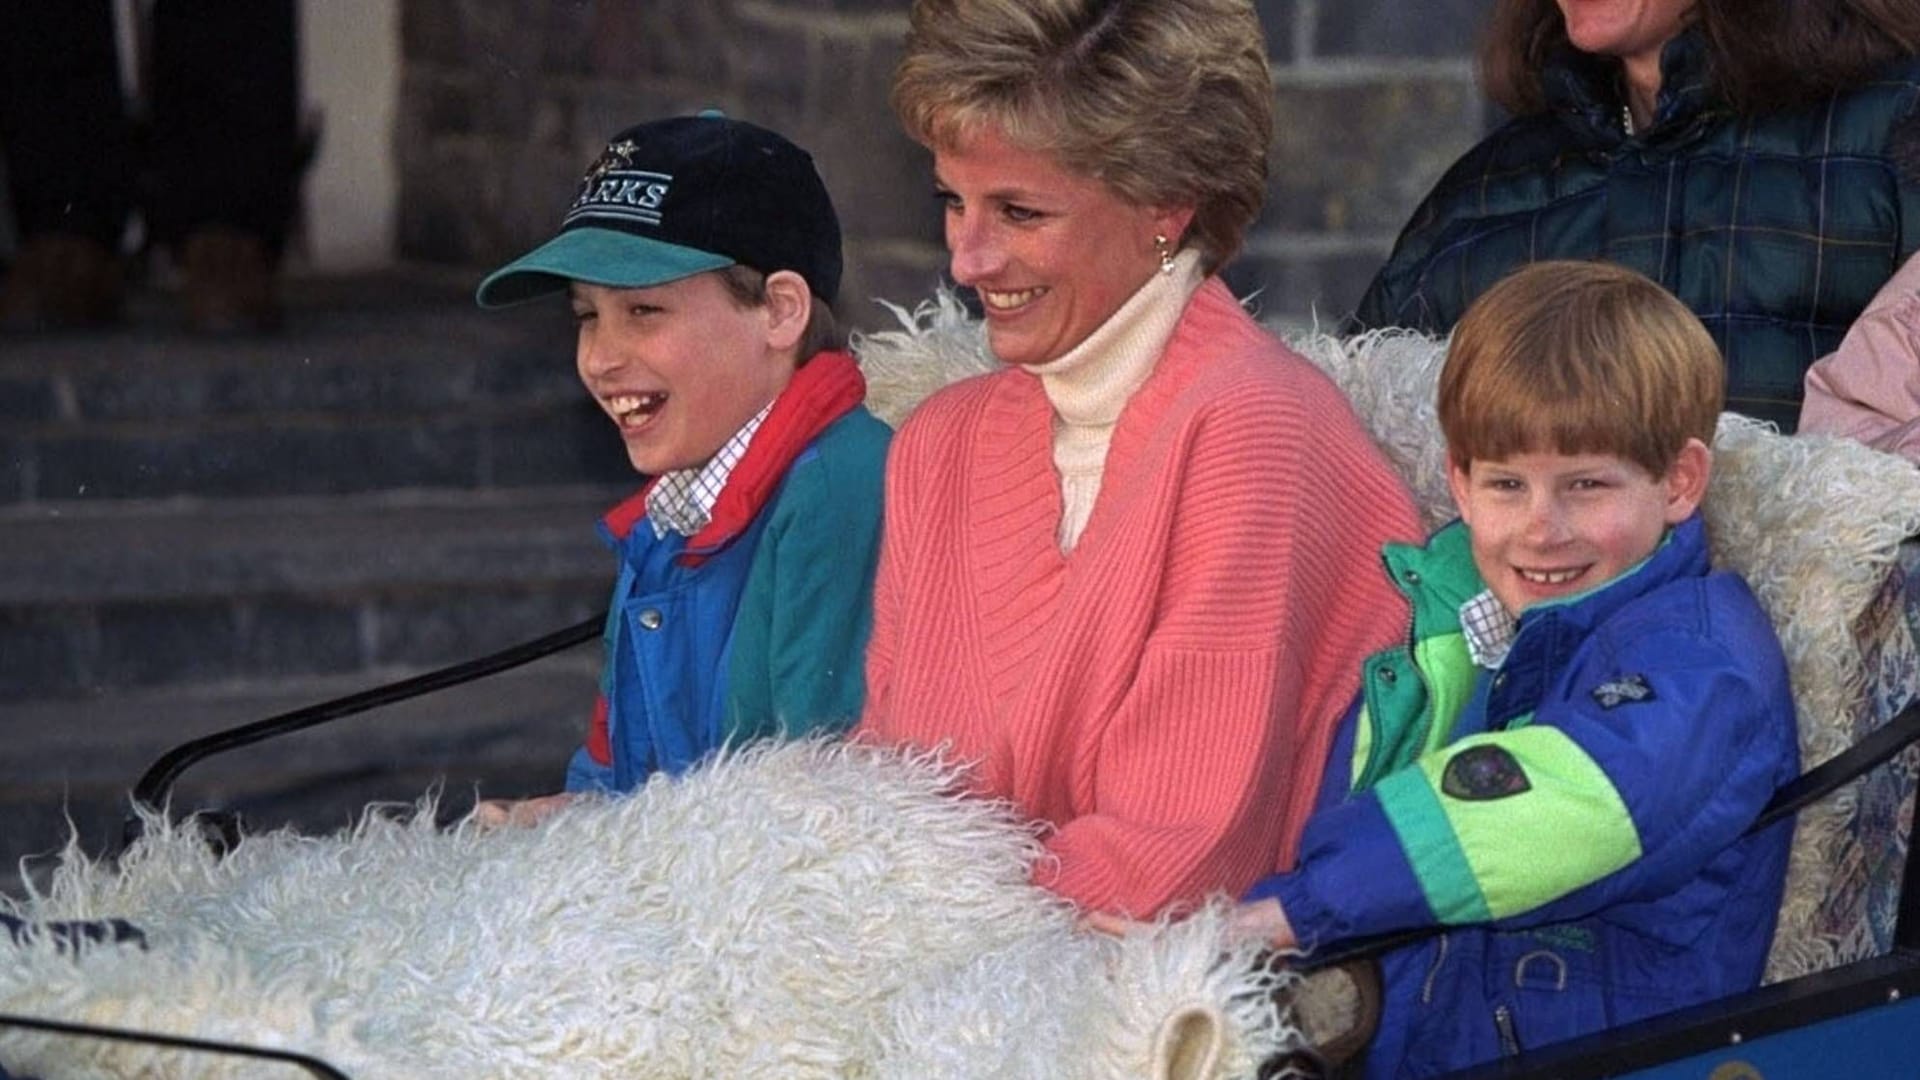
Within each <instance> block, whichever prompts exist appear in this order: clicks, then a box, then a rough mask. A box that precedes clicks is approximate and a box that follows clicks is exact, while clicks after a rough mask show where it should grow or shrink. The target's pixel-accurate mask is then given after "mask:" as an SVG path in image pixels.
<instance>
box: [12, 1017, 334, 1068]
mask: <svg viewBox="0 0 1920 1080" xmlns="http://www.w3.org/2000/svg"><path fill="white" fill-rule="evenodd" d="M6 1028H21V1029H24V1030H27V1031H44V1032H47V1033H49V1034H53V1035H68V1036H72V1037H75V1038H82V1039H105V1040H108V1041H111V1042H129V1043H141V1044H144V1045H147V1046H162V1047H167V1048H169V1049H174V1050H182V1051H190V1052H193V1053H200V1054H217V1055H221V1056H223V1057H243V1058H253V1059H255V1060H257V1061H275V1062H279V1063H281V1064H284V1065H293V1066H297V1067H298V1068H300V1069H303V1070H305V1072H306V1073H307V1075H309V1076H316V1077H319V1078H320V1080H351V1078H350V1077H348V1076H347V1074H346V1073H343V1072H341V1071H340V1070H339V1069H336V1068H334V1067H333V1066H332V1065H329V1064H327V1063H326V1062H324V1061H322V1060H320V1059H319V1058H317V1057H313V1056H311V1055H309V1054H302V1053H297V1052H295V1051H292V1050H275V1049H272V1048H270V1047H265V1046H248V1045H245V1044H243V1043H230V1042H220V1041H218V1040H215V1039H193V1038H187V1037H185V1036H181V1035H160V1034H155V1033H153V1032H150V1031H132V1030H129V1029H127V1028H117V1027H106V1026H103V1025H100V1024H77V1023H70V1022H68V1021H64V1020H45V1019H41V1018H39V1017H34V1016H15V1015H13V1014H11V1013H0V1030H4V1029H6ZM4 1075H6V1074H5V1073H0V1076H4Z"/></svg>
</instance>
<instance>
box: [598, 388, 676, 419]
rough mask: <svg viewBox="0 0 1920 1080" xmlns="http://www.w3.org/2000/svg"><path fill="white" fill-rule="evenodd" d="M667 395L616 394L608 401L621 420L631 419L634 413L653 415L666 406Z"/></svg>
mask: <svg viewBox="0 0 1920 1080" xmlns="http://www.w3.org/2000/svg"><path fill="white" fill-rule="evenodd" d="M666 400H667V395H665V394H615V395H614V396H613V397H610V398H608V399H607V405H608V407H609V408H611V409H612V410H613V412H614V414H615V415H617V416H619V417H620V418H621V419H623V420H625V419H629V418H631V417H632V415H633V414H634V413H652V412H655V411H658V410H659V408H660V406H661V405H663V404H665V403H666Z"/></svg>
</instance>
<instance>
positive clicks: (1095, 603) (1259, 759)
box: [860, 280, 1420, 917]
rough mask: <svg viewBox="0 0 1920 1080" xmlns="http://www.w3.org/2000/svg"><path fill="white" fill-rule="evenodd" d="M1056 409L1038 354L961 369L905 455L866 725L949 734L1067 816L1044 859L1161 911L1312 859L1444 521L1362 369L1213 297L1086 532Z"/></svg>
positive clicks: (1201, 308) (912, 733)
mask: <svg viewBox="0 0 1920 1080" xmlns="http://www.w3.org/2000/svg"><path fill="white" fill-rule="evenodd" d="M1060 508H1061V496H1060V487H1059V483H1058V480H1057V478H1056V476H1055V474H1054V470H1053V432H1052V412H1051V409H1050V407H1049V405H1048V402H1047V399H1046V396H1045V394H1044V392H1043V390H1042V388H1041V386H1040V383H1039V380H1038V379H1036V378H1035V377H1034V376H1033V375H1031V374H1029V373H1028V372H1025V371H1021V370H1017V369H1010V370H1007V371H1002V372H996V373H994V374H991V375H987V376H983V377H980V378H976V379H970V380H967V381H965V382H962V383H959V384H956V385H954V386H951V387H948V388H947V389H945V390H943V391H941V392H940V393H939V394H936V395H934V396H933V397H932V398H930V399H929V400H928V401H927V402H926V403H925V404H924V405H922V406H921V408H920V409H919V410H918V411H916V412H915V413H914V414H913V416H911V417H910V418H909V419H908V420H907V422H906V424H905V425H903V427H902V428H901V431H900V433H899V434H898V436H897V437H896V438H895V440H894V444H893V449H892V452H891V455H890V457H889V459H888V465H887V501H886V525H885V540H884V541H883V544H882V550H881V557H880V568H879V579H878V582H877V584H876V586H875V597H874V604H875V610H874V627H873V638H872V642H871V644H870V645H869V647H868V654H867V705H866V711H865V713H864V715H863V717H862V719H861V727H860V733H861V737H863V738H866V739H870V740H876V741H881V742H888V743H908V744H913V745H917V746H922V747H935V746H941V745H945V746H947V747H948V748H949V750H950V752H951V753H952V754H953V755H954V756H956V757H958V758H960V759H964V760H968V761H972V762H974V763H976V764H975V772H974V774H973V782H974V784H975V786H976V789H977V790H978V791H979V792H980V793H982V794H985V795H989V796H995V797H1001V798H1006V799H1009V800H1011V801H1012V803H1013V804H1014V805H1015V807H1017V808H1018V809H1019V810H1020V811H1021V812H1023V813H1025V814H1027V815H1028V816H1030V817H1033V818H1036V819H1038V820H1040V821H1042V822H1045V823H1047V824H1048V825H1050V826H1052V828H1051V830H1050V831H1049V833H1048V835H1047V837H1046V845H1047V848H1048V851H1049V852H1050V854H1051V855H1052V856H1053V858H1051V859H1047V860H1042V862H1041V863H1040V864H1039V866H1038V867H1037V868H1036V880H1038V881H1040V882H1041V883H1042V884H1044V885H1047V886H1048V887H1050V888H1052V889H1054V890H1056V891H1057V892H1059V893H1061V894H1062V895H1064V896H1066V897H1067V898H1069V899H1071V900H1073V901H1075V902H1076V903H1078V904H1080V905H1082V906H1083V907H1088V908H1093V909H1098V910H1103V911H1114V912H1121V913H1125V914H1129V915H1133V916H1136V917H1148V916H1152V915H1155V914H1157V913H1159V912H1160V911H1161V910H1162V909H1164V908H1167V907H1168V906H1169V905H1173V904H1176V903H1185V902H1191V901H1196V900H1199V899H1201V898H1202V897H1204V896H1206V895H1207V894H1209V893H1212V892H1217V891H1224V892H1226V893H1230V894H1234V895H1237V894H1238V893H1239V892H1240V891H1241V890H1243V889H1245V888H1246V887H1247V886H1248V885H1250V884H1252V883H1253V881H1254V880H1255V879H1257V878H1259V877H1261V876H1263V875H1265V874H1268V873H1271V872H1273V871H1275V870H1277V869H1282V868H1287V867H1290V866H1291V865H1292V862H1293V858H1294V848H1295V844H1296V842H1297V839H1298V837H1299V833H1300V828H1301V826H1302V824H1303V823H1304V819H1305V817H1306V814H1307V811H1308V810H1309V809H1310V808H1311V806H1312V804H1313V799H1314V795H1315V793H1316V790H1317V788H1318V784H1319V774H1320V768H1321V765H1322V763H1323V761H1324V760H1325V757H1326V753H1327V749H1328V743H1329V741H1330V739H1331V737H1332V733H1333V729H1334V726H1335V724H1336V723H1337V722H1338V720H1339V718H1340V716H1341V714H1342V712H1343V711H1344V710H1345V708H1346V706H1347V704H1348V702H1349V700H1350V699H1351V698H1352V696H1353V693H1354V691H1355V688H1356V687H1357V686H1358V685H1359V668H1360V663H1361V660H1362V659H1363V658H1364V657H1365V656H1366V655H1367V654H1368V653H1369V652H1371V651H1373V650H1375V649H1379V648H1381V647H1384V646H1385V645H1387V644H1388V643H1389V642H1390V641H1392V640H1394V639H1395V638H1396V637H1397V636H1399V635H1400V633H1401V632H1402V631H1403V629H1404V628H1405V625H1406V619H1407V615H1406V609H1405V605H1404V602H1403V601H1402V600H1401V598H1400V597H1399V594H1398V593H1397V592H1396V591H1395V590H1394V589H1393V588H1392V587H1391V585H1390V583H1389V582H1388V580H1387V577H1386V575H1385V573H1383V572H1382V570H1381V564H1380V561H1379V554H1380V546H1381V544H1383V543H1385V542H1386V541H1389V540H1416V539H1418V538H1419V535H1420V530H1419V526H1418V521H1417V518H1416V516H1415V513H1414V510H1413V506H1412V503H1411V501H1410V500H1409V499H1408V497H1407V494H1406V492H1405V490H1404V489H1403V488H1402V486H1401V484H1400V482H1399V480H1398V479H1397V478H1396V477H1395V476H1394V475H1393V473H1392V472H1391V471H1390V470H1389V469H1388V467H1387V465H1386V463H1385V461H1384V460H1383V459H1382V458H1381V457H1380V455H1379V454H1378V452H1377V451H1376V450H1375V449H1374V447H1373V445H1372V443H1371V442H1369V441H1368V439H1367V437H1366V435H1365V433H1364V432H1363V431H1362V430H1361V428H1360V425H1359V423H1358V421H1357V420H1356V419H1355V418H1354V416H1353V413H1352V411H1351V410H1350V409H1349V407H1348V405H1347V403H1346V400H1345V399H1344V398H1343V397H1342V396H1341V394H1340V392H1339V390H1338V389H1336V388H1335V387H1334V386H1333V385H1332V383H1330V382H1329V381H1327V379H1326V378H1324V377H1323V376H1322V375H1321V374H1320V373H1319V372H1318V371H1316V370H1315V369H1314V368H1313V367H1312V366H1311V365H1310V364H1308V363H1307V362H1306V361H1304V360H1302V359H1301V358H1300V357H1299V356H1297V355H1295V354H1293V353H1291V352H1289V351H1288V350H1287V349H1286V348H1285V347H1284V346H1282V345H1281V344H1280V343H1279V342H1277V341H1275V340H1274V339H1273V338H1272V337H1271V336H1269V335H1268V334H1267V333H1266V332H1265V331H1263V330H1261V329H1260V328H1259V327H1258V326H1257V325H1255V324H1254V322H1253V321H1252V320H1251V319H1249V318H1248V317H1247V315H1246V314H1245V312H1243V311H1242V310H1241V309H1240V306H1239V305H1238V304H1237V303H1236V302H1235V301H1234V299H1233V297H1232V295H1231V294H1230V293H1229V292H1228V291H1227V289H1226V287H1225V286H1224V285H1222V284H1220V283H1219V282H1218V281H1217V280H1211V281H1208V282H1207V283H1206V284H1205V285H1203V286H1202V287H1201V288H1200V290H1199V291H1198V292H1197V293H1195V294H1194V297H1193V300H1192V301H1191V303H1190V304H1189V305H1188V307H1187V310H1186V312H1185V313H1184V314H1183V315H1182V316H1181V319H1180V324H1179V326H1178V327H1177V328H1176V330H1175V331H1174V336H1173V339H1172V341H1171V342H1169V343H1168V346H1167V350H1166V352H1165V354H1164V355H1163V356H1162V357H1161V358H1160V360H1159V362H1158V363H1157V364H1156V366H1155V368H1154V371H1153V374H1152V375H1151V376H1149V377H1148V379H1147V381H1146V382H1145V383H1144V384H1143V385H1142V386H1141V387H1140V389H1139V390H1138V391H1136V392H1135V393H1134V396H1133V397H1132V398H1131V399H1130V400H1129V401H1128V402H1127V405H1126V408H1125V410H1124V411H1123V412H1122V414H1121V417H1120V420H1119V422H1118V424H1117V425H1116V427H1115V429H1114V434H1113V441H1112V444H1111V446H1110V447H1109V449H1108V453H1107V462H1106V471H1105V478H1104V482H1103V483H1102V485H1101V489H1100V495H1099V497H1098V500H1097V501H1096V502H1095V504H1094V507H1093V512H1092V516H1091V518H1090V519H1089V520H1088V522H1087V526H1086V530H1085V532H1084V533H1083V534H1082V535H1081V537H1080V540H1079V543H1078V545H1077V546H1076V547H1075V548H1074V550H1073V552H1072V554H1071V555H1062V554H1061V552H1060V549H1059V547H1058V545H1057V544H1056V542H1055V527H1056V524H1057V523H1058V521H1059V518H1060Z"/></svg>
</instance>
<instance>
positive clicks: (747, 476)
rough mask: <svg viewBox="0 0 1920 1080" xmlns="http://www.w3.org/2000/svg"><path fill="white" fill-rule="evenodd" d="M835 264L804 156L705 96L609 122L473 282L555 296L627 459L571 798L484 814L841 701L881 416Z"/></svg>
mask: <svg viewBox="0 0 1920 1080" xmlns="http://www.w3.org/2000/svg"><path fill="white" fill-rule="evenodd" d="M840 266H841V263H840V227H839V223H838V219H837V217H836V215H835V213H834V209H833V204H832V201H831V200H830V199H829V197H828V195H827V191H826V187H825V186H824V185H823V184H822V183H821V181H820V177H819V175H818V174H817V173H816V172H815V171H814V167H813V161H812V159H811V158H810V157H809V156H808V155H807V153H806V152H805V151H803V150H801V149H800V148H799V147H797V146H795V145H793V144H792V143H790V142H788V141H787V140H786V139H784V138H782V137H780V136H779V135H776V134H774V133H773V132H771V131H767V130H765V129H764V128H760V127H756V126H754V125H752V124H748V123H743V122H741V121H738V120H731V119H728V118H726V117H724V116H722V115H720V114H718V113H714V112H707V113H702V114H701V115H699V116H690V117H678V118H674V119H669V120H659V121H654V122H651V123H646V124H641V125H639V126H637V127H632V128H628V129H627V130H625V131H622V132H620V133H619V134H617V135H615V136H614V137H613V138H612V139H611V140H609V142H608V144H607V147H606V150H605V151H603V152H602V153H601V155H600V157H599V159H598V160H597V161H595V162H594V164H593V165H592V167H591V168H589V169H588V170H587V173H586V175H585V177H583V178H582V180H581V182H580V189H579V192H578V194H577V196H576V197H575V199H574V201H573V204H572V206H571V207H570V208H569V209H568V211H567V214H566V217H565V218H564V219H563V220H562V222H561V225H560V231H559V233H558V234H557V235H556V236H554V237H553V239H551V240H549V241H547V242H546V243H545V244H542V245H541V246H540V247H538V248H536V249H534V250H533V251H531V252H529V253H527V254H526V255H524V256H522V257H521V258H519V259H517V260H515V261H514V262H512V263H510V264H508V265H507V266H505V267H503V268H502V269H500V270H498V271H495V272H494V273H493V274H491V275H489V276H488V277H487V278H486V280H485V281H483V282H481V284H480V288H479V291H478V294H477V299H478V301H479V303H480V305H481V306H482V307H503V306H506V305H509V304H517V303H520V302H522V301H526V300H531V299H534V298H536V297H540V296H547V295H551V294H557V293H565V294H566V295H567V296H568V298H569V300H570V301H571V303H572V306H573V312H574V318H575V320H576V321H577V323H578V324H579V337H578V342H577V346H576V362H577V365H578V370H579V375H580V380H581V382H582V383H584V384H585V385H586V388H587V392H588V393H590V394H592V395H593V398H594V400H595V401H596V402H598V403H599V405H600V407H601V409H602V410H604V411H605V412H606V414H607V416H608V417H609V418H610V419H611V420H612V421H613V423H614V424H615V426H617V427H618V428H619V430H620V434H621V437H622V438H623V439H624V440H625V442H626V447H627V456H628V458H629V459H630V460H631V461H632V462H633V467H634V469H635V470H636V471H637V472H639V473H640V474H641V475H642V476H643V477H645V478H646V482H645V484H644V485H643V486H642V487H641V489H640V491H639V492H638V493H637V494H635V495H634V496H633V497H632V498H630V499H628V500H627V501H626V502H624V503H622V504H620V505H619V506H616V507H615V508H614V509H613V510H612V511H611V512H609V513H608V514H607V516H606V517H605V518H604V519H603V521H602V523H601V530H602V533H603V534H604V536H605V538H606V540H607V542H608V543H609V544H610V545H611V546H612V547H613V549H614V551H615V552H616V553H617V555H618V556H619V562H618V565H619V570H618V577H617V580H616V581H615V584H614V589H613V601H612V604H611V609H610V611H609V613H608V617H607V625H606V630H605V634H604V637H603V645H604V649H605V655H604V660H603V664H604V666H603V668H602V672H601V678H600V689H601V692H600V697H599V700H598V702H597V704H596V706H595V709H594V714H593V720H592V725H591V727H590V729H589V731H588V735H587V739H586V744H585V745H584V746H583V747H581V748H580V750H579V751H578V752H576V753H575V754H574V757H573V760H572V762H571V764H570V765H569V766H568V769H567V783H566V789H567V790H566V793H564V794H561V795H554V796H547V797H544V798H539V799H531V800H525V801H522V802H518V803H502V802H486V803H482V804H481V806H480V807H479V809H478V810H477V811H476V817H477V818H478V819H479V820H480V821H482V822H483V823H502V822H512V823H531V822H533V821H536V820H538V819H539V818H540V817H543V816H544V815H545V814H546V813H549V812H551V811H552V810H553V809H556V808H557V807H558V806H560V805H562V804H564V802H565V801H566V800H567V799H568V798H569V797H570V796H571V795H572V794H574V793H577V792H581V791H609V792H620V791H627V790H631V789H632V788H634V787H636V786H638V785H639V784H641V783H643V782H645V780H646V779H647V777H648V776H650V775H652V774H653V773H655V772H660V771H665V772H668V773H674V772H678V771H680V770H682V769H685V768H687V767H688V766H690V765H692V764H694V763H695V762H697V761H699V760H700V759H701V758H702V757H703V756H705V755H706V754H707V753H709V752H711V751H713V750H714V749H717V748H719V747H721V746H723V745H728V744H736V743H740V742H743V741H747V740H751V739H756V738H762V737H767V736H792V735H800V734H805V733H809V732H814V731H820V730H825V729H838V728H841V727H844V726H845V725H846V724H848V723H850V722H851V721H852V720H853V719H854V718H856V717H858V716H859V714H860V706H861V699H862V697H863V696H864V684H863V681H862V675H861V670H862V663H861V659H862V653H863V651H864V650H865V648H866V642H867V635H868V630H869V628H870V623H871V610H872V604H871V599H872V588H873V572H874V563H875V560H876V558H877V555H878V550H879V540H880V508H881V503H882V498H881V476H882V471H883V468H884V466H885V463H886V449H887V439H888V429H887V428H886V426H885V425H884V424H882V423H881V422H880V421H879V420H877V419H875V418H874V416H873V415H872V414H871V413H869V412H868V411H867V410H866V408H865V406H864V405H862V401H863V400H864V399H865V396H866V383H865V381H864V380H863V379H862V377H861V375H860V371H859V369H858V368H857V367H856V366H855V365H854V362H853V359H852V358H851V357H850V356H849V355H848V354H847V353H846V352H844V351H842V349H841V341H842V338H841V335H840V332H839V330H838V328H837V326H836V324H835V322H834V318H833V313H832V311H831V309H830V308H829V306H828V304H829V303H830V301H831V300H832V298H833V296H834V293H835V291H836V290H837V289H838V287H839V283H840Z"/></svg>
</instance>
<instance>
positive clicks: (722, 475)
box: [647, 401, 773, 540]
mask: <svg viewBox="0 0 1920 1080" xmlns="http://www.w3.org/2000/svg"><path fill="white" fill-rule="evenodd" d="M772 411H773V402H771V401H769V402H767V407H766V408H764V409H761V410H760V412H759V414H758V415H756V416H755V417H754V418H753V419H751V420H749V421H747V422H746V423H745V424H743V425H742V426H741V428H740V430H739V431H736V432H734V433H733V438H731V439H728V440H727V443H726V445H725V446H722V447H721V448H720V452H719V453H717V454H715V455H713V458H712V459H711V460H709V461H708V462H707V463H706V464H705V465H702V466H699V467H698V468H691V469H676V470H674V471H673V472H667V473H661V474H660V476H659V478H658V479H656V480H654V482H653V487H651V488H650V489H648V491H647V524H649V525H651V526H653V535H654V538H655V539H656V540H657V539H661V538H663V537H665V536H666V535H667V534H668V533H670V532H676V533H679V534H680V535H681V536H692V535H693V534H695V533H697V532H699V531H700V530H701V529H704V528H706V527H707V522H708V521H710V520H712V519H713V504H714V503H715V502H717V501H719V499H720V492H721V491H722V490H724V489H725V488H726V486H727V477H729V476H732V475H733V469H734V466H736V465H738V464H740V459H741V458H743V457H745V456H746V454H747V444H748V443H750V442H752V441H753V433H754V432H756V431H758V430H760V424H761V422H762V421H764V420H765V419H766V418H767V414H768V413H770V412H772Z"/></svg>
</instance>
